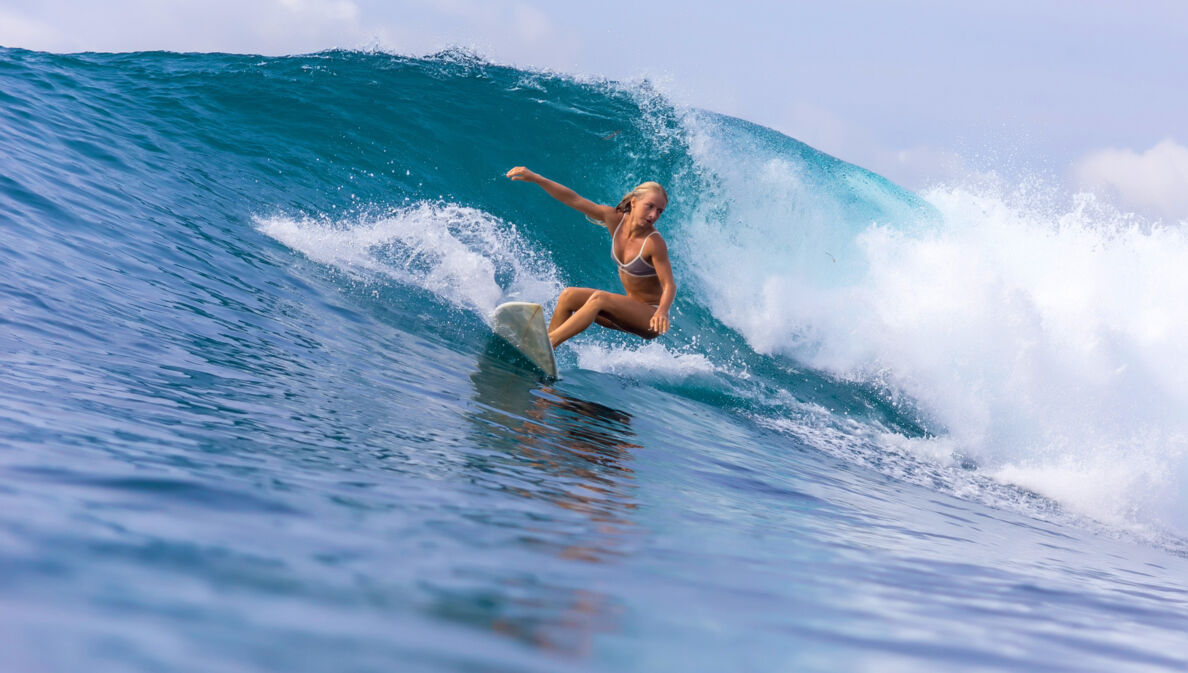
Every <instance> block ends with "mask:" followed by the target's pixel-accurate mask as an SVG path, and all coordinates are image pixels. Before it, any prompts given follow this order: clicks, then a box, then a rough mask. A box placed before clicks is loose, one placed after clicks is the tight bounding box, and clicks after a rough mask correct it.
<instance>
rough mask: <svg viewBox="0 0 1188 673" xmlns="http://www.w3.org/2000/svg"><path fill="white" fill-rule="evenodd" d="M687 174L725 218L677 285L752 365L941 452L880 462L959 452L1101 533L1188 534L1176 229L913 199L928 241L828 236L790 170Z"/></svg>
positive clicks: (944, 195) (703, 234)
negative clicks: (834, 387)
mask: <svg viewBox="0 0 1188 673" xmlns="http://www.w3.org/2000/svg"><path fill="white" fill-rule="evenodd" d="M694 131H695V132H696V129H694ZM695 134H696V133H695ZM697 158H698V160H699V162H701V163H702V165H703V166H704V167H705V168H706V169H707V170H708V171H710V172H712V173H714V174H715V175H716V176H718V177H719V178H720V179H721V182H722V184H725V185H727V186H728V187H727V189H725V190H724V194H725V196H726V197H727V198H728V199H729V204H730V213H729V217H728V218H722V217H717V218H715V217H714V216H713V213H709V214H704V216H703V217H695V218H694V219H693V222H692V223H691V224H690V226H689V227H688V230H687V231H686V232H683V233H687V234H688V239H689V241H690V243H689V245H690V246H692V247H693V248H695V249H696V250H697V251H698V254H697V255H691V256H689V258H688V259H689V260H690V261H688V262H687V263H688V267H687V269H686V272H687V273H688V274H689V275H691V276H692V277H693V278H692V280H693V285H694V286H695V287H696V288H697V291H698V292H699V294H700V295H701V298H702V299H703V301H705V302H706V303H707V304H708V305H709V306H710V308H711V309H712V311H713V312H714V315H715V316H717V317H718V318H719V319H720V320H722V321H723V322H724V323H726V324H727V325H729V326H731V327H733V328H735V329H737V330H739V331H740V332H741V333H742V334H743V335H744V336H745V337H746V339H747V340H748V342H749V343H750V345H751V346H752V347H754V348H755V349H756V350H757V351H759V352H766V353H782V354H786V355H791V356H793V357H795V358H797V359H799V360H801V361H802V362H806V363H807V364H809V365H811V366H814V367H817V368H820V369H824V370H826V371H829V372H832V373H833V374H835V375H837V376H840V377H843V378H850V379H854V380H864V381H870V380H877V381H878V382H880V383H882V384H885V385H887V386H890V387H892V388H894V389H896V390H898V391H900V392H902V393H904V394H906V395H908V396H910V397H911V398H912V399H914V400H915V401H916V403H917V404H918V405H919V407H920V408H921V409H922V410H923V411H924V412H925V413H926V414H927V415H928V416H929V417H930V418H931V419H932V422H933V424H934V428H935V429H936V430H937V431H939V432H940V433H941V434H942V438H941V439H939V440H913V441H910V442H906V443H899V445H898V446H895V447H891V444H894V443H895V442H894V441H888V440H886V439H885V440H883V441H881V442H880V444H881V445H882V446H884V447H888V448H895V449H896V450H899V449H906V450H910V451H913V452H915V453H916V454H917V455H919V456H920V457H921V458H923V459H927V460H931V461H937V460H939V461H940V462H945V460H946V459H945V458H944V456H945V455H946V454H949V455H951V454H952V453H954V452H955V453H959V454H961V455H962V456H964V457H966V458H969V459H972V460H973V461H974V462H976V463H977V465H978V466H979V473H980V474H981V475H988V476H992V477H994V478H995V479H997V480H999V481H1000V482H1004V483H1011V484H1017V485H1019V486H1021V487H1023V488H1026V489H1029V490H1032V491H1035V492H1037V493H1040V494H1042V495H1045V496H1048V497H1051V498H1053V499H1054V500H1056V501H1058V502H1059V503H1061V504H1062V505H1063V506H1064V507H1065V508H1066V509H1068V510H1071V511H1074V512H1077V513H1080V514H1084V515H1087V516H1090V517H1093V518H1095V519H1097V520H1099V521H1102V522H1105V523H1109V524H1111V525H1115V526H1119V527H1123V528H1132V529H1151V528H1155V529H1163V530H1169V531H1172V532H1173V533H1175V534H1177V535H1181V536H1183V535H1185V534H1188V302H1186V301H1185V300H1184V298H1185V297H1188V266H1185V264H1184V260H1185V259H1188V235H1186V234H1185V231H1184V230H1183V229H1182V228H1179V227H1162V226H1152V225H1151V224H1150V223H1143V222H1141V221H1139V220H1137V219H1136V218H1134V217H1133V216H1128V215H1125V214H1122V213H1118V212H1115V211H1111V210H1110V209H1108V208H1106V207H1103V206H1101V205H1100V204H1098V203H1097V202H1096V200H1094V199H1093V198H1092V197H1089V196H1085V195H1081V196H1078V197H1076V198H1071V199H1066V200H1065V203H1066V205H1064V206H1063V207H1058V206H1054V205H1053V204H1054V203H1058V200H1055V199H1053V198H1051V195H1050V194H1041V193H1040V192H1038V191H1037V190H1034V189H1032V190H1028V189H1020V190H1018V191H1015V192H1011V191H1005V190H1002V189H995V188H985V187H982V188H956V187H954V188H938V189H935V190H933V191H931V192H928V193H926V194H924V195H923V196H924V198H925V199H926V200H927V201H928V202H930V203H931V204H932V205H933V206H934V207H935V208H936V209H937V210H938V211H939V213H940V216H941V219H940V221H939V222H938V223H936V224H934V225H929V226H917V227H913V226H903V224H902V223H901V222H897V223H887V222H878V221H874V222H852V221H851V222H830V221H828V218H827V217H821V216H820V215H821V214H826V215H829V214H831V213H834V212H836V209H837V200H836V198H837V197H836V196H835V195H831V194H829V193H814V192H813V190H812V189H809V188H806V187H804V186H803V180H799V179H798V178H797V175H796V173H797V171H796V170H795V169H788V170H784V169H782V168H781V167H780V166H778V165H774V164H770V162H767V165H764V164H762V163H758V162H759V161H761V160H762V156H759V157H738V156H734V155H729V154H728V155H726V156H721V155H718V156H714V155H713V153H710V152H703V153H699V154H698V155H697ZM781 176H782V177H781ZM749 204H755V205H754V206H753V207H752V206H750V205H749ZM781 206H782V207H783V208H784V215H783V216H780V215H779V211H780V208H781ZM805 213H808V215H807V216H806V215H804V214H805ZM822 228H828V229H827V230H824V231H822V230H821V229H822ZM839 233H840V234H843V235H846V236H849V237H850V238H851V243H850V244H838V243H836V240H835V239H836V236H837V235H838V234H839ZM711 242H713V243H714V245H711V244H710V243H711ZM824 245H839V246H840V247H839V248H838V249H842V250H846V254H847V255H853V257H854V258H853V259H847V260H845V266H846V269H845V270H844V272H841V273H834V272H833V271H832V268H831V267H832V264H831V263H830V264H822V263H821V262H820V260H814V259H813V258H812V254H813V253H816V252H824V250H823V249H822V248H823V246H824ZM835 254H836V253H835ZM839 266H840V261H839ZM822 274H825V275H826V276H827V277H822ZM830 274H832V275H830Z"/></svg>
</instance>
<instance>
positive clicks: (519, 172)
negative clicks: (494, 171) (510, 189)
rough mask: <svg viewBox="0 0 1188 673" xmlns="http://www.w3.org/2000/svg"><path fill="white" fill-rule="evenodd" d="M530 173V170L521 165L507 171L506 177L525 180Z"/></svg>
mask: <svg viewBox="0 0 1188 673" xmlns="http://www.w3.org/2000/svg"><path fill="white" fill-rule="evenodd" d="M531 173H532V171H530V170H528V169H527V168H525V167H523V166H516V167H515V168H513V169H511V170H510V171H508V172H507V177H509V178H511V179H512V180H527V179H528V176H529V175H530V174H531Z"/></svg>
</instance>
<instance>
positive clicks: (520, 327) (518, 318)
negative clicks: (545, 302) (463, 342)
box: [491, 301, 557, 378]
mask: <svg viewBox="0 0 1188 673" xmlns="http://www.w3.org/2000/svg"><path fill="white" fill-rule="evenodd" d="M491 328H492V329H494V330H495V333H496V334H498V335H499V336H500V337H503V339H504V340H505V341H507V342H508V343H510V344H511V345H512V346H514V347H515V349H516V350H518V351H520V352H521V353H523V355H524V357H526V358H528V360H529V361H530V362H531V363H532V364H534V365H536V366H537V367H538V368H540V370H541V371H542V372H544V373H545V374H546V375H547V376H551V377H553V378H557V360H556V359H555V358H554V357H553V345H552V344H550V343H549V331H548V329H547V328H546V327H545V320H544V308H543V307H541V305H540V304H533V303H531V302H526V301H509V302H507V303H506V304H500V305H499V306H497V307H496V308H495V313H493V314H492V315H491Z"/></svg>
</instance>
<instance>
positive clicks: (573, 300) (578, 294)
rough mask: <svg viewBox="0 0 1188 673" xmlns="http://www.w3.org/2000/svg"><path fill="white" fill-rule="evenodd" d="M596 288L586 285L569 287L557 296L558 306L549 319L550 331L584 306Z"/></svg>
mask: <svg viewBox="0 0 1188 673" xmlns="http://www.w3.org/2000/svg"><path fill="white" fill-rule="evenodd" d="M592 294H594V290H592V289H589V288H584V287H567V288H565V289H564V290H562V291H561V296H559V297H557V307H556V308H554V309H553V317H552V319H550V320H549V332H552V331H553V330H555V329H557V328H558V327H560V326H561V324H562V323H564V322H565V321H566V320H569V316H571V315H573V312H574V311H576V310H578V309H579V308H581V307H582V304H585V303H586V300H587V299H589V298H590V295H592Z"/></svg>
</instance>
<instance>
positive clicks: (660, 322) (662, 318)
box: [648, 309, 668, 334]
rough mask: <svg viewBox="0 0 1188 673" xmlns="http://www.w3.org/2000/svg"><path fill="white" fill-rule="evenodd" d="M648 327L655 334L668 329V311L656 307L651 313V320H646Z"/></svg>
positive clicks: (662, 332)
mask: <svg viewBox="0 0 1188 673" xmlns="http://www.w3.org/2000/svg"><path fill="white" fill-rule="evenodd" d="M648 329H650V330H652V331H653V332H655V333H656V334H664V333H665V332H667V331H668V311H661V310H659V309H656V312H655V313H654V314H653V315H652V320H651V321H650V322H648Z"/></svg>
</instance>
